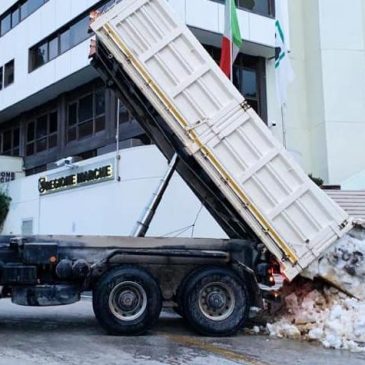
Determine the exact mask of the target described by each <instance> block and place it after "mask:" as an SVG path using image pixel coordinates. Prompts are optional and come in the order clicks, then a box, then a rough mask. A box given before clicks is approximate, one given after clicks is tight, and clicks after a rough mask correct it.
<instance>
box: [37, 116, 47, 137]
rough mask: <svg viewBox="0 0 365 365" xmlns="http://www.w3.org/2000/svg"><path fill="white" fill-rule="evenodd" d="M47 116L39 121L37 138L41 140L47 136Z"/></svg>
mask: <svg viewBox="0 0 365 365" xmlns="http://www.w3.org/2000/svg"><path fill="white" fill-rule="evenodd" d="M47 119H48V118H47V115H44V116H42V117H40V118H38V119H37V130H36V138H41V137H44V136H46V135H47V129H48V128H47Z"/></svg>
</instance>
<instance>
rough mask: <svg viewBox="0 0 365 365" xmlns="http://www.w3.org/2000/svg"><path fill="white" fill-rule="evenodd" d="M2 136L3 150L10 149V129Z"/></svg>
mask: <svg viewBox="0 0 365 365" xmlns="http://www.w3.org/2000/svg"><path fill="white" fill-rule="evenodd" d="M3 138H4V142H3V151H4V152H7V151H9V150H10V149H11V140H12V133H11V130H9V131H6V132H5V133H4V135H3Z"/></svg>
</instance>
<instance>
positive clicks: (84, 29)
mask: <svg viewBox="0 0 365 365" xmlns="http://www.w3.org/2000/svg"><path fill="white" fill-rule="evenodd" d="M89 23H90V20H89V16H86V17H84V18H83V19H81V20H79V21H78V22H77V23H76V24H74V25H72V26H71V28H70V42H71V47H73V46H75V45H77V44H79V43H80V42H82V41H84V40H85V39H87V38H88V37H89V36H90V35H89V34H88V29H89Z"/></svg>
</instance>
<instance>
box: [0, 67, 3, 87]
mask: <svg viewBox="0 0 365 365" xmlns="http://www.w3.org/2000/svg"><path fill="white" fill-rule="evenodd" d="M3 77H4V75H3V68H2V67H0V90H1V89H2V88H3Z"/></svg>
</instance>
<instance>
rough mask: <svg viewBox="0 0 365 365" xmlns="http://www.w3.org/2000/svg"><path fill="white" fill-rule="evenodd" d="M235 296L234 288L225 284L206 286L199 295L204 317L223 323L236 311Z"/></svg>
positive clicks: (214, 283) (217, 283)
mask: <svg viewBox="0 0 365 365" xmlns="http://www.w3.org/2000/svg"><path fill="white" fill-rule="evenodd" d="M235 303H236V301H235V296H234V293H233V290H232V288H230V287H229V285H227V284H225V283H224V282H212V283H209V284H207V285H205V286H204V287H203V288H202V289H201V290H200V293H199V308H200V310H201V312H202V313H203V315H204V316H205V317H207V318H209V319H210V320H213V321H223V320H225V319H227V318H228V317H229V316H230V315H231V314H232V313H233V311H234V307H235Z"/></svg>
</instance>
